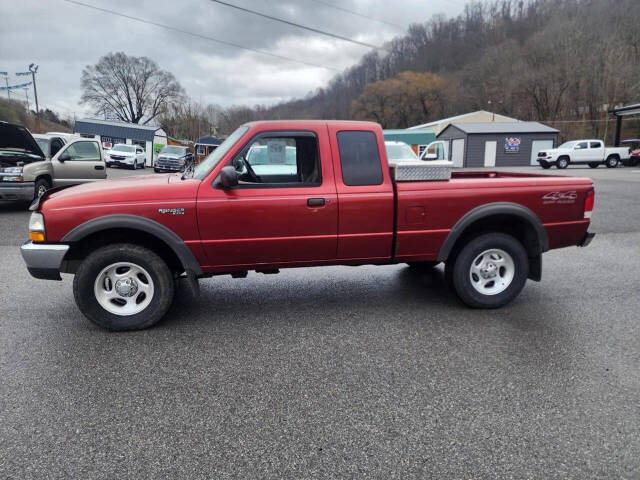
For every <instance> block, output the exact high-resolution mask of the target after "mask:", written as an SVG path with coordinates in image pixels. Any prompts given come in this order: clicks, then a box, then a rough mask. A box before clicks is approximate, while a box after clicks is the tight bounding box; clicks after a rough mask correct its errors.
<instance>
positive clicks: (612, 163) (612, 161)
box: [604, 155, 620, 168]
mask: <svg viewBox="0 0 640 480" xmlns="http://www.w3.org/2000/svg"><path fill="white" fill-rule="evenodd" d="M619 161H620V159H619V158H618V157H617V156H616V155H611V156H610V157H608V158H607V160H606V161H605V162H604V164H605V165H606V166H607V168H616V167H617V166H618V162H619Z"/></svg>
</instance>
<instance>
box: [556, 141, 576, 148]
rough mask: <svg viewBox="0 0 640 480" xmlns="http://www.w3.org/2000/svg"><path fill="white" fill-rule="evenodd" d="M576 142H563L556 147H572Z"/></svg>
mask: <svg viewBox="0 0 640 480" xmlns="http://www.w3.org/2000/svg"><path fill="white" fill-rule="evenodd" d="M576 143H577V142H564V143H563V144H562V145H560V146H559V147H558V148H565V149H566V148H573V146H574V145H575V144H576Z"/></svg>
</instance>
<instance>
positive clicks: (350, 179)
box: [337, 130, 383, 186]
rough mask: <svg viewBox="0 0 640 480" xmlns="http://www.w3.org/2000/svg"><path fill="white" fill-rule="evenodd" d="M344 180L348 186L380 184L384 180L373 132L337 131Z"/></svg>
mask: <svg viewBox="0 0 640 480" xmlns="http://www.w3.org/2000/svg"><path fill="white" fill-rule="evenodd" d="M337 140H338V150H339V152H340V165H341V167H342V181H343V182H344V184H345V185H348V186H360V185H380V184H381V183H382V181H383V177H382V165H381V164H380V152H379V151H378V142H377V139H376V136H375V134H374V133H373V132H367V131H359V130H346V131H341V132H338V133H337Z"/></svg>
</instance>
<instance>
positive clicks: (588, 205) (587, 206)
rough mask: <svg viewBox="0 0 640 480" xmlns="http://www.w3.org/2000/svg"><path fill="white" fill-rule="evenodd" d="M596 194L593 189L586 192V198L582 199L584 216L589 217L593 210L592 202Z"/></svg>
mask: <svg viewBox="0 0 640 480" xmlns="http://www.w3.org/2000/svg"><path fill="white" fill-rule="evenodd" d="M595 199H596V195H595V193H594V191H593V190H589V191H588V192H587V198H585V199H584V218H591V213H592V212H593V204H594V202H595Z"/></svg>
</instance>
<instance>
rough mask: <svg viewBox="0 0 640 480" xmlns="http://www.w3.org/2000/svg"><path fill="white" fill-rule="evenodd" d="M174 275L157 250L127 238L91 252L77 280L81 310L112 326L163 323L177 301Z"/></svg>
mask: <svg viewBox="0 0 640 480" xmlns="http://www.w3.org/2000/svg"><path fill="white" fill-rule="evenodd" d="M174 289H175V285H174V278H173V275H172V273H171V271H170V270H169V267H168V266H167V264H166V263H165V262H164V261H163V260H162V258H160V257H159V256H158V255H157V254H156V253H154V252H153V251H151V250H149V249H147V248H144V247H141V246H138V245H132V244H127V243H120V244H114V245H107V246H105V247H102V248H99V249H97V250H95V251H94V252H92V253H91V254H90V255H89V256H87V257H86V258H85V259H84V260H83V261H82V263H81V264H80V266H79V267H78V270H77V272H76V275H75V277H74V279H73V296H74V298H75V300H76V304H77V305H78V308H79V309H80V311H81V312H82V313H83V314H84V315H85V316H86V317H87V318H88V319H89V320H90V321H92V322H93V323H95V324H96V325H99V326H100V327H103V328H106V329H108V330H120V331H121V330H140V329H143V328H148V327H150V326H152V325H154V324H155V323H157V322H158V321H159V320H160V319H161V318H162V317H163V316H164V314H165V313H166V312H167V310H168V309H169V307H170V306H171V302H172V301H173V295H174Z"/></svg>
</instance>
